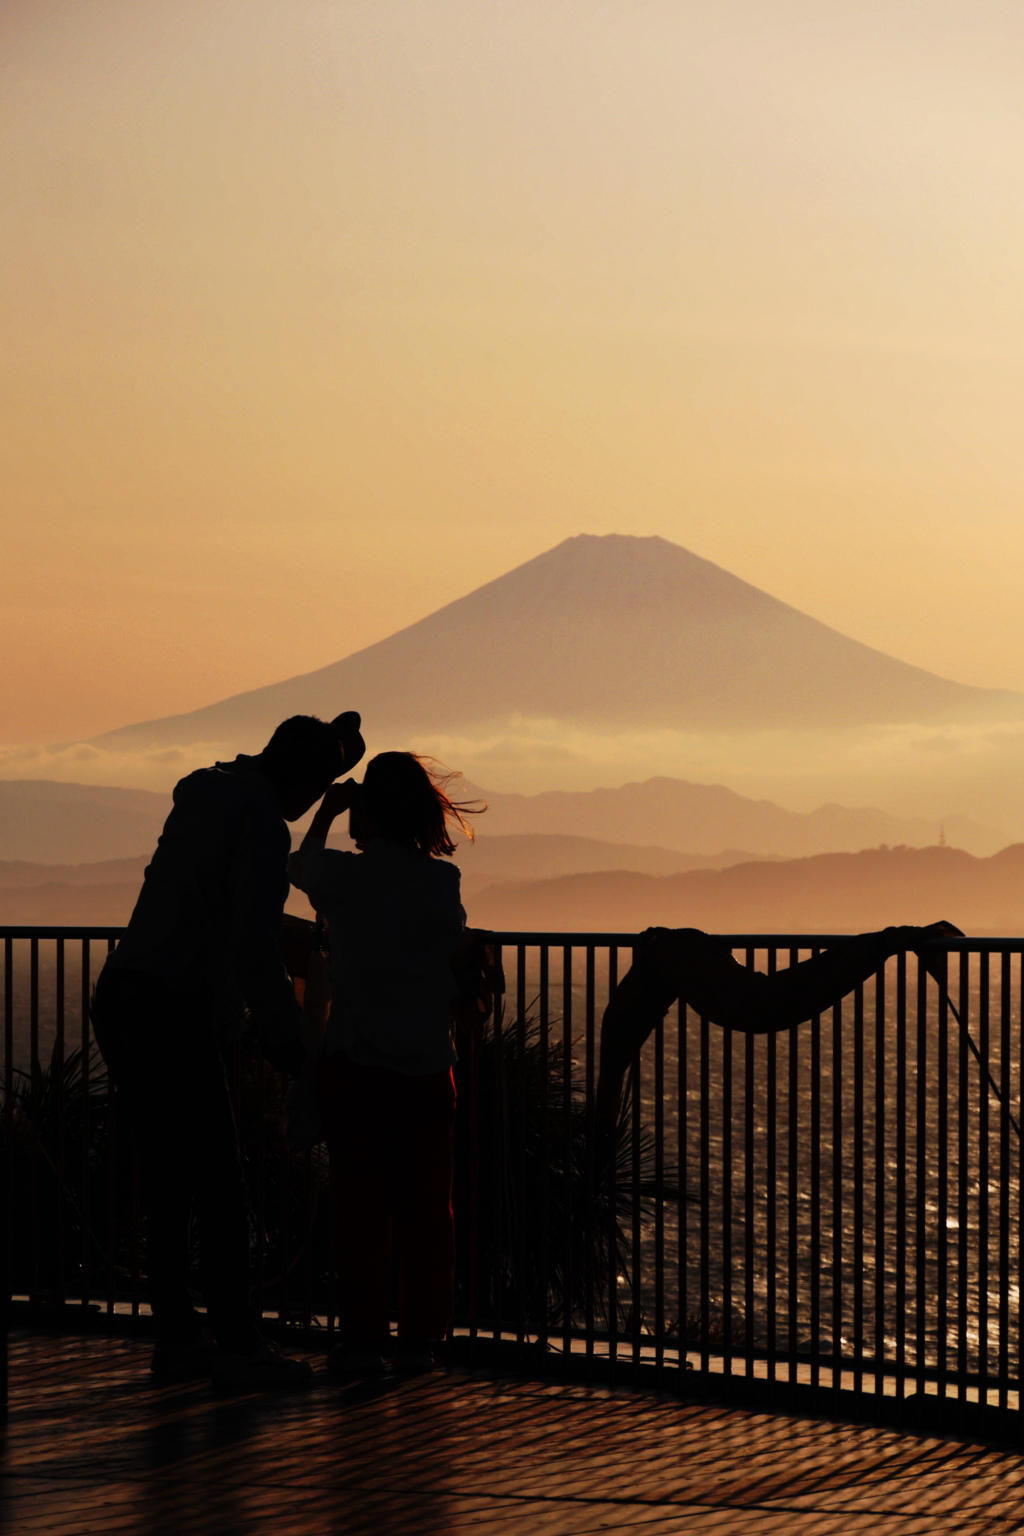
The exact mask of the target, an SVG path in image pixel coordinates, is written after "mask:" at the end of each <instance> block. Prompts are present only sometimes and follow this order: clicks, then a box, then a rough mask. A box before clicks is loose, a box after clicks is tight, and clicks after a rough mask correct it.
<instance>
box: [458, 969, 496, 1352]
mask: <svg viewBox="0 0 1024 1536" xmlns="http://www.w3.org/2000/svg"><path fill="white" fill-rule="evenodd" d="M500 1006H501V999H500V998H498V997H495V999H494V1010H495V1012H497V1010H498V1008H499V1007H500ZM493 1026H494V1020H493V1018H492V1020H491V1027H492V1032H493ZM468 1113H469V1212H468V1217H469V1295H468V1296H467V1298H466V1321H467V1325H468V1328H469V1345H470V1359H471V1360H475V1358H476V1353H477V1343H478V1339H479V1333H480V1032H479V1030H478V1029H476V1028H471V1029H470V1032H469V1106H468Z"/></svg>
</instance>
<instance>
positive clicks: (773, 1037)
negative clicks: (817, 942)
mask: <svg viewBox="0 0 1024 1536" xmlns="http://www.w3.org/2000/svg"><path fill="white" fill-rule="evenodd" d="M778 965H779V956H778V950H777V949H776V947H775V945H774V944H773V945H772V946H771V948H770V949H769V951H768V974H769V976H774V975H775V973H776V971H777V970H778ZM778 1040H779V1037H778V1035H777V1034H776V1033H775V1031H774V1030H772V1031H771V1033H770V1034H769V1035H768V1039H767V1043H766V1052H767V1065H768V1071H767V1083H766V1087H765V1109H766V1114H765V1138H766V1164H767V1168H766V1175H765V1180H766V1184H767V1194H768V1198H767V1208H766V1212H765V1238H764V1251H765V1324H766V1329H767V1336H766V1340H765V1345H766V1368H767V1373H768V1381H769V1383H770V1384H771V1386H774V1383H775V1380H776V1377H777V1375H778V1359H777V1349H778V1341H777V1330H776V1317H775V1310H776V1307H777V1305H778V1295H777V1278H776V1260H777V1253H776V1248H777V1244H778V1232H777V1226H778V1199H779V1187H778V1177H779V1174H778V1163H777V1147H776V1138H777V1133H778V1124H777V1122H778V1103H777V1095H778V1058H779V1052H778ZM769 1391H770V1396H769V1402H772V1401H773V1400H774V1392H772V1391H771V1387H770V1388H769Z"/></svg>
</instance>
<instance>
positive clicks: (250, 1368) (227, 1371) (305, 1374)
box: [211, 1339, 313, 1392]
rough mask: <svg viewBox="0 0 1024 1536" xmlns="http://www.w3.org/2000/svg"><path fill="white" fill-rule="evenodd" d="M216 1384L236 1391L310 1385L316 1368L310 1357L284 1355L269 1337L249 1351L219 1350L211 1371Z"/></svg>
mask: <svg viewBox="0 0 1024 1536" xmlns="http://www.w3.org/2000/svg"><path fill="white" fill-rule="evenodd" d="M211 1375H212V1377H213V1384H214V1386H215V1387H220V1388H222V1389H224V1390H229V1391H235V1392H267V1391H275V1390H276V1389H278V1388H281V1387H308V1386H309V1384H310V1382H311V1381H312V1380H313V1367H312V1366H311V1365H310V1363H309V1361H308V1360H292V1359H289V1357H288V1356H287V1355H282V1354H281V1352H280V1350H279V1349H278V1348H277V1346H276V1345H274V1344H271V1343H270V1340H269V1339H263V1340H261V1342H260V1343H259V1344H258V1345H257V1346H256V1348H255V1349H253V1350H249V1351H248V1352H247V1353H246V1354H242V1355H236V1354H230V1353H228V1352H227V1351H226V1350H218V1351H217V1353H216V1354H215V1356H214V1358H213V1369H212V1371H211Z"/></svg>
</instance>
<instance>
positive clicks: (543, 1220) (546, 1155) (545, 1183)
mask: <svg viewBox="0 0 1024 1536" xmlns="http://www.w3.org/2000/svg"><path fill="white" fill-rule="evenodd" d="M539 958H540V1076H541V1083H540V1099H541V1137H540V1167H541V1178H540V1275H541V1287H542V1291H541V1307H540V1317H539V1318H538V1319H537V1322H538V1326H539V1330H540V1337H539V1340H538V1343H539V1346H540V1352H541V1356H542V1359H543V1358H546V1355H547V1349H548V1312H549V1307H550V1293H549V1279H548V1277H549V1275H550V1247H551V1244H550V1232H549V1209H548V1208H549V1204H550V1193H549V1179H550V1171H551V1084H550V1066H551V1039H550V991H549V988H550V955H549V952H548V946H547V945H546V944H542V945H541V946H540V957H539Z"/></svg>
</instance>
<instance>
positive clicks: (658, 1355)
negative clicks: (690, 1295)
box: [654, 1019, 665, 1382]
mask: <svg viewBox="0 0 1024 1536" xmlns="http://www.w3.org/2000/svg"><path fill="white" fill-rule="evenodd" d="M654 1368H655V1372H656V1380H657V1381H658V1382H661V1380H662V1377H663V1373H664V1368H665V1022H664V1020H663V1019H659V1020H658V1024H657V1027H656V1029H655V1031H654Z"/></svg>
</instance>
